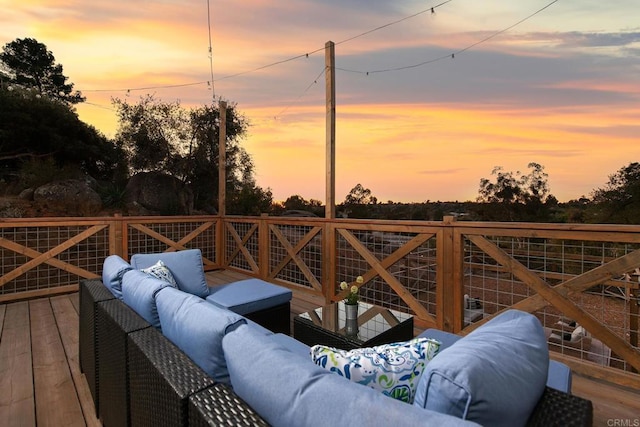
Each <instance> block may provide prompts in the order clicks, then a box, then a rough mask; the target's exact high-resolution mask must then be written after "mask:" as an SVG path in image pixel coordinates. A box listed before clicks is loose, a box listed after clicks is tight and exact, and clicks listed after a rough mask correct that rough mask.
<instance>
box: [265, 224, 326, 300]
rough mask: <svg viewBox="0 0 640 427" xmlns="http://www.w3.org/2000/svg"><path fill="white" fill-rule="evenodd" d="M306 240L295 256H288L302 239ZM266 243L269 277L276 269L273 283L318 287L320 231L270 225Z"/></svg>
mask: <svg viewBox="0 0 640 427" xmlns="http://www.w3.org/2000/svg"><path fill="white" fill-rule="evenodd" d="M316 231H317V232H316ZM310 233H311V234H313V237H311V236H310ZM309 238H310V240H309V241H308V242H307V243H306V244H304V246H302V248H301V249H300V250H299V251H298V252H297V253H294V254H292V253H290V252H291V251H292V250H293V248H295V247H296V246H297V245H298V244H299V243H300V242H301V241H302V240H303V239H309ZM269 240H270V247H269V263H270V266H269V272H270V275H271V274H272V272H274V270H276V269H278V271H276V272H275V276H274V277H275V278H277V279H280V280H284V281H288V282H291V283H295V284H297V285H300V286H303V287H306V288H313V284H312V282H314V283H317V284H318V285H319V286H322V279H323V274H322V273H323V271H322V267H323V259H322V231H321V230H316V229H315V227H313V226H310V225H291V224H274V225H273V226H272V228H271V229H270V230H269ZM283 240H284V241H283ZM309 276H310V277H309Z"/></svg>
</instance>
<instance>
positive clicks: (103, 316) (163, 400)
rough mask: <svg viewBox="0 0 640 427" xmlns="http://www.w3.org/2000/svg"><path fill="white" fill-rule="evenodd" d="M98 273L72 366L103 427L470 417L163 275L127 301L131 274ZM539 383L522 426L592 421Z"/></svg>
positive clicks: (86, 296) (85, 298) (88, 290)
mask: <svg viewBox="0 0 640 427" xmlns="http://www.w3.org/2000/svg"><path fill="white" fill-rule="evenodd" d="M105 271H106V273H107V274H106V275H103V280H102V281H100V280H85V281H83V282H81V285H80V365H81V369H82V371H83V372H84V373H85V376H86V378H87V381H88V383H89V388H90V390H91V392H92V396H93V397H94V403H95V405H96V413H97V414H98V415H99V417H100V419H101V421H102V422H103V424H104V425H105V426H107V427H109V426H126V425H134V426H138V425H149V426H154V427H157V426H163V425H166V426H182V425H195V426H204V425H247V426H254V425H256V426H257V425H268V424H272V425H283V426H288V425H295V426H315V425H338V426H339V425H362V426H371V425H389V424H394V425H396V426H402V425H407V426H415V425H438V426H440V425H444V426H447V425H450V426H465V425H478V424H477V423H474V422H470V421H465V420H462V419H460V418H458V417H456V416H451V415H446V414H443V413H439V412H437V411H434V410H431V409H429V408H428V407H419V406H416V405H409V404H407V403H403V402H400V401H397V400H395V399H391V398H389V397H387V396H384V395H383V394H382V393H379V392H377V391H375V390H373V389H371V388H369V387H363V386H362V385H359V384H356V383H353V382H351V381H348V380H346V379H345V378H342V377H340V376H338V375H336V374H334V373H332V372H329V371H327V370H325V369H323V368H321V367H319V366H316V365H315V364H313V362H311V361H310V358H309V357H308V352H309V347H307V346H305V345H304V344H302V343H300V342H297V341H296V340H294V339H293V338H291V337H289V336H287V335H285V334H282V333H273V332H272V331H270V330H269V329H268V328H267V327H268V326H269V324H268V323H267V324H266V326H267V327H265V324H263V325H260V324H258V323H256V322H254V321H252V320H251V319H248V318H246V317H244V316H241V315H238V314H234V313H232V312H229V311H228V310H226V309H222V308H219V307H215V306H214V305H213V304H209V303H206V302H204V300H203V299H201V298H200V297H196V296H194V295H191V294H189V293H187V292H184V291H182V290H180V289H175V288H172V287H167V286H164V285H162V286H159V289H156V290H155V291H154V292H153V293H151V294H149V293H148V292H147V289H146V288H147V286H148V285H149V281H148V279H146V278H144V279H142V278H140V277H139V279H140V283H142V286H143V287H144V289H145V292H144V293H143V294H144V295H143V297H142V298H140V299H141V300H144V301H146V302H147V303H151V305H152V306H153V307H151V306H150V307H145V308H141V306H142V305H141V304H136V303H133V304H132V305H133V307H132V306H130V305H128V304H126V303H125V302H124V301H125V298H123V299H120V298H119V297H118V296H117V295H116V294H117V293H118V292H115V294H114V291H113V283H114V281H118V280H119V281H120V282H122V280H123V277H127V275H129V274H130V273H128V272H127V273H126V274H124V275H123V274H120V273H118V272H117V271H116V272H114V271H112V269H110V268H105ZM134 271H135V270H134ZM136 275H137V273H135V274H131V275H130V277H134V276H136ZM125 293H126V291H125ZM148 295H152V298H148ZM129 302H131V300H130V299H129ZM287 319H288V315H287ZM158 321H159V323H158ZM276 325H277V323H276ZM212 331H214V332H212ZM448 351H450V352H451V351H452V350H448ZM216 353H217V354H218V355H217V356H216V357H217V358H216V357H212V356H211V355H212V354H216ZM443 354H444V353H443ZM220 355H222V357H220ZM437 357H438V356H436V358H435V359H434V360H436V359H437ZM441 360H444V359H441ZM432 362H433V361H432ZM542 387H543V389H544V390H541V392H540V394H539V395H540V398H539V400H538V401H537V404H535V408H534V409H533V410H532V412H531V414H530V416H529V417H528V420H527V419H520V423H521V424H522V425H525V424H527V425H544V426H549V425H563V426H571V425H576V426H584V425H591V417H592V407H591V402H589V401H586V400H584V399H581V398H578V397H575V396H572V395H570V394H567V393H564V392H562V391H558V390H555V389H553V388H550V387H545V386H544V382H543V385H542ZM536 399H537V398H536ZM474 404H475V403H473V402H472V403H471V406H473V405H474ZM524 418H527V417H524Z"/></svg>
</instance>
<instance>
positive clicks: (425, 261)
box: [336, 230, 437, 316]
mask: <svg viewBox="0 0 640 427" xmlns="http://www.w3.org/2000/svg"><path fill="white" fill-rule="evenodd" d="M348 232H349V233H351V235H352V236H353V237H355V238H356V239H357V240H358V241H359V242H360V243H361V244H362V245H363V246H364V247H365V248H366V250H367V251H368V252H369V253H371V254H372V255H373V256H375V258H376V260H377V262H378V263H380V264H383V263H384V265H385V266H386V267H385V269H386V271H387V272H389V274H390V275H391V276H393V279H394V280H395V285H399V286H402V287H403V288H404V289H406V290H407V291H409V293H410V294H411V295H412V296H413V297H414V298H415V299H417V300H418V301H419V302H420V304H422V305H423V306H424V307H425V308H427V310H428V312H429V313H430V314H431V315H434V316H435V315H436V310H437V307H436V271H437V266H436V239H435V237H433V238H430V239H428V240H426V241H425V242H423V243H422V244H420V245H418V246H417V247H415V248H414V249H412V250H411V251H409V252H408V253H407V254H406V255H404V256H402V257H400V258H399V259H397V260H395V261H394V259H395V258H394V259H392V260H391V261H386V260H387V259H388V257H389V256H393V254H394V253H396V251H398V250H400V249H401V248H403V246H405V245H406V244H407V243H408V242H409V241H410V240H411V239H412V238H414V237H415V236H416V235H418V233H408V232H393V231H370V230H349V231H348ZM336 258H337V259H336V280H337V282H338V283H340V282H342V281H346V282H347V283H353V282H354V281H355V279H356V277H357V276H359V275H364V274H365V273H366V272H368V271H370V270H371V269H372V266H371V265H370V264H369V263H368V262H367V261H366V260H365V258H364V257H363V256H362V255H361V254H360V253H359V252H358V250H357V249H356V248H354V247H353V246H352V245H351V243H350V242H348V240H347V239H345V237H344V236H342V235H340V234H337V237H336ZM392 261H393V262H392ZM387 264H388V265H387ZM360 298H361V299H362V300H363V301H365V302H368V303H371V304H376V305H380V306H383V307H387V308H391V309H394V310H398V311H402V312H407V313H408V312H411V309H410V308H409V305H408V304H407V302H406V301H404V300H403V299H402V298H401V297H400V296H399V295H398V293H397V292H396V291H395V290H394V289H393V287H392V286H391V285H390V284H389V283H387V281H386V280H385V279H384V278H382V277H381V276H380V275H377V274H376V275H375V276H374V277H373V278H372V279H371V280H369V281H368V282H367V283H366V284H365V285H363V286H362V287H361V288H360Z"/></svg>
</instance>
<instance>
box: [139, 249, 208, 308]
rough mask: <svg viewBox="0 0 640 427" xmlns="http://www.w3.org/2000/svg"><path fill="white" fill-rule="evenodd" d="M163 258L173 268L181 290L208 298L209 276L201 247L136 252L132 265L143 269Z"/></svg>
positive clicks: (172, 271) (170, 268) (172, 270)
mask: <svg viewBox="0 0 640 427" xmlns="http://www.w3.org/2000/svg"><path fill="white" fill-rule="evenodd" d="M158 260H161V261H162V262H163V263H164V264H165V265H166V266H167V267H168V268H169V270H171V273H172V274H173V277H174V278H175V280H176V283H177V284H178V288H179V289H180V290H181V291H184V292H188V293H190V294H193V295H196V296H199V297H201V298H206V297H207V296H208V295H209V286H208V285H207V278H206V277H205V275H204V267H203V265H202V252H201V251H200V249H186V250H183V251H177V252H163V253H156V254H135V255H133V256H132V257H131V266H132V267H133V268H135V269H138V270H141V269H143V268H148V267H151V266H152V265H154V264H155V263H157V262H158Z"/></svg>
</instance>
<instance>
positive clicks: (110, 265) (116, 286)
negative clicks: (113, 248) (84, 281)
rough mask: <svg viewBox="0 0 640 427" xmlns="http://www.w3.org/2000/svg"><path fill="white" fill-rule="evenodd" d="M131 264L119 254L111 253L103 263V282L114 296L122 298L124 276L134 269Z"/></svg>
mask: <svg viewBox="0 0 640 427" xmlns="http://www.w3.org/2000/svg"><path fill="white" fill-rule="evenodd" d="M132 269H133V268H132V267H131V264H129V263H128V262H127V261H125V260H123V259H122V258H120V257H119V256H118V255H110V256H108V257H106V258H105V259H104V263H103V265H102V283H103V284H104V285H105V286H106V287H107V289H109V290H110V291H111V293H112V294H113V296H114V297H116V298H118V299H122V277H123V276H124V273H126V272H127V271H129V270H132Z"/></svg>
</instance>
